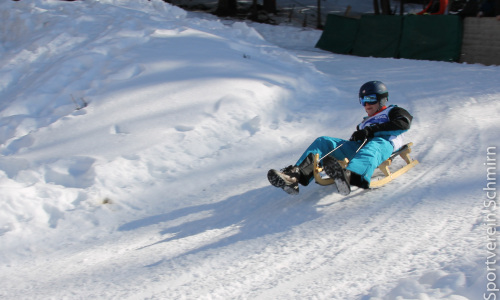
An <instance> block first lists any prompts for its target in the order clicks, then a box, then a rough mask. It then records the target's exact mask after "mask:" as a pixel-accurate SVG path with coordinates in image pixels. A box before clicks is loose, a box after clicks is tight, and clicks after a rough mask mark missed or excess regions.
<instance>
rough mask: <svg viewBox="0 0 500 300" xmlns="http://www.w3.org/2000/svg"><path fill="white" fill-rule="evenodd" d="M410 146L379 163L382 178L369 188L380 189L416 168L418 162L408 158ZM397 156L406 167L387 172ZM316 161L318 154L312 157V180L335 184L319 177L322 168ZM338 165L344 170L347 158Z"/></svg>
mask: <svg viewBox="0 0 500 300" xmlns="http://www.w3.org/2000/svg"><path fill="white" fill-rule="evenodd" d="M412 145H413V143H408V144H406V145H404V146H403V147H401V149H399V150H397V151H395V152H393V153H392V154H391V157H389V158H388V159H387V160H386V161H384V162H383V163H381V164H380V166H378V168H379V170H380V171H382V173H383V174H384V177H383V178H381V179H379V180H375V181H372V182H371V183H370V188H376V187H380V186H382V185H384V184H386V183H388V182H390V181H392V180H393V179H395V178H398V177H399V176H401V175H402V174H404V173H406V172H407V171H408V170H410V169H411V168H413V167H414V166H416V165H417V164H418V160H413V159H412V158H411V157H410V153H411V146H412ZM397 156H400V157H401V158H402V159H404V161H405V162H406V165H405V166H404V167H402V168H400V169H399V170H397V171H395V172H391V170H389V166H390V165H391V163H392V160H393V159H394V158H396V157H397ZM318 161H319V154H316V155H315V156H314V171H313V172H314V179H315V180H316V183H318V184H320V185H330V184H333V183H335V181H334V180H333V179H332V178H329V177H326V178H323V177H322V176H321V172H323V168H322V167H321V166H319V165H318ZM339 163H340V164H341V165H342V167H343V168H345V167H346V166H347V164H348V163H349V160H348V159H347V158H344V160H341V161H339Z"/></svg>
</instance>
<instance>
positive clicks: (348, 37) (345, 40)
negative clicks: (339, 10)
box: [316, 15, 359, 54]
mask: <svg viewBox="0 0 500 300" xmlns="http://www.w3.org/2000/svg"><path fill="white" fill-rule="evenodd" d="M358 23H359V20H357V19H353V18H348V17H342V16H337V15H328V17H327V19H326V24H325V29H324V30H323V34H322V35H321V38H320V39H319V41H318V43H316V48H320V49H323V50H326V51H331V52H334V53H340V54H349V53H351V51H352V46H353V44H354V40H355V39H356V34H357V31H358Z"/></svg>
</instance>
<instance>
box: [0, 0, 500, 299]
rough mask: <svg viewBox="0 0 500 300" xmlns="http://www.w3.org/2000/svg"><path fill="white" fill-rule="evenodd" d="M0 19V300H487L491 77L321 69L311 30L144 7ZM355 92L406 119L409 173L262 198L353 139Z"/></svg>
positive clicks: (69, 6) (460, 68) (387, 68)
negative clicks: (315, 149)
mask: <svg viewBox="0 0 500 300" xmlns="http://www.w3.org/2000/svg"><path fill="white" fill-rule="evenodd" d="M0 14H1V16H2V21H3V22H2V23H3V24H2V27H1V32H0V42H1V43H0V54H1V56H0V87H1V90H0V96H1V98H0V99H1V102H0V188H1V194H0V241H1V242H0V253H1V254H0V282H2V288H1V289H0V298H2V299H363V300H366V299H455V300H456V299H482V298H483V295H486V296H487V295H489V293H490V292H488V291H487V288H488V287H492V286H493V285H492V284H494V282H490V281H489V280H490V278H491V276H492V275H491V274H496V273H492V272H494V271H491V270H488V269H487V266H489V267H491V268H493V267H495V266H496V262H495V263H493V264H489V265H487V263H488V262H492V261H493V260H495V258H496V254H497V253H496V252H497V249H496V248H495V249H493V250H492V249H487V247H488V239H490V240H493V241H496V236H497V235H496V233H495V234H490V235H488V231H487V230H488V229H489V230H490V232H491V231H492V230H494V229H496V228H498V225H497V222H496V216H497V211H496V207H493V206H492V205H490V207H485V204H484V203H486V204H489V203H490V202H487V201H486V200H487V195H488V194H487V191H485V190H483V189H484V188H485V187H486V186H487V183H488V182H489V183H494V184H493V185H490V187H496V181H494V182H492V181H487V179H488V178H487V167H489V166H493V167H494V168H495V170H496V154H492V153H493V152H494V153H496V148H492V147H497V148H498V146H499V145H498V141H499V139H500V133H499V132H500V131H499V123H498V117H497V116H498V114H499V112H500V104H499V102H498V100H499V98H500V84H499V83H500V68H499V67H496V66H489V67H486V66H482V65H465V64H456V63H444V62H430V61H410V60H397V59H377V58H360V57H350V56H343V55H336V54H332V53H328V52H324V51H320V50H318V49H314V48H313V46H314V44H315V42H316V41H317V39H318V38H319V36H320V34H321V33H320V32H318V31H314V30H303V29H300V28H294V27H287V26H277V27H271V26H267V25H261V24H246V23H237V22H236V23H232V22H229V21H224V22H222V21H219V20H215V19H214V18H213V17H208V16H207V17H205V16H203V15H199V14H188V13H186V12H185V11H183V10H181V9H179V8H177V7H173V6H170V5H168V4H165V3H163V2H162V1H159V0H153V1H146V0H141V1H126V0H100V1H98V0H86V1H82V2H72V3H66V2H59V1H44V0H34V1H20V2H13V1H3V2H2V3H0ZM373 79H378V80H382V81H384V82H385V83H386V84H387V85H388V87H389V90H390V101H391V103H395V104H398V105H400V106H402V107H405V108H407V109H408V110H409V111H410V112H412V114H413V115H414V123H413V128H412V129H411V130H410V131H409V132H408V134H407V138H408V140H411V141H413V142H414V144H415V146H414V153H413V156H414V157H415V158H417V159H418V160H419V161H420V164H419V165H418V166H417V167H415V168H414V169H412V170H411V171H410V172H409V173H408V174H407V175H405V176H403V177H400V178H398V179H397V180H396V181H394V182H392V183H391V184H389V185H387V186H385V187H383V188H380V189H376V190H371V191H363V190H355V191H354V192H353V194H352V195H350V196H348V197H345V198H343V197H341V196H340V195H338V194H336V193H335V191H336V190H335V187H332V186H329V187H320V186H317V185H310V186H308V187H303V188H301V193H300V195H299V196H296V197H291V196H289V195H287V194H285V193H283V191H281V190H279V189H276V188H274V187H271V186H269V184H268V182H267V179H266V173H267V170H268V169H269V168H280V167H284V166H287V165H288V164H292V163H294V162H295V160H296V159H297V158H298V156H299V155H300V154H301V153H302V151H303V149H304V148H305V147H307V145H308V144H309V143H310V142H312V140H313V139H314V138H315V137H317V136H320V135H331V136H338V137H345V138H347V137H349V136H350V134H351V133H352V131H353V130H354V127H355V124H357V122H359V120H360V119H361V118H362V117H363V110H362V108H361V107H360V106H359V103H358V102H357V97H356V95H357V91H358V88H359V86H360V85H361V84H363V83H364V82H365V81H368V80H373ZM488 150H490V154H489V155H488V152H487V151H488ZM491 151H493V152H491ZM488 158H490V161H488V162H489V163H490V165H485V163H486V162H487V159H488ZM493 158H494V159H495V160H494V161H493V160H492V159H493ZM493 163H495V164H494V165H492V164H493ZM495 178H496V177H495ZM490 179H492V178H490ZM485 201H486V202H485ZM491 201H495V202H494V203H495V204H496V198H495V197H494V198H493V200H491ZM488 216H489V219H487V220H486V219H485V217H488ZM486 221H488V222H486ZM490 250H491V251H490ZM495 251H496V252H495ZM495 272H496V271H495ZM488 275H489V276H488ZM488 284H489V285H488ZM495 295H496V296H498V293H497V294H495Z"/></svg>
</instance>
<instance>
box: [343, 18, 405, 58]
mask: <svg viewBox="0 0 500 300" xmlns="http://www.w3.org/2000/svg"><path fill="white" fill-rule="evenodd" d="M402 25H403V17H402V16H387V15H382V16H380V15H378V16H375V15H363V16H362V17H361V20H360V23H359V29H358V33H357V35H356V40H355V42H354V47H353V50H352V54H354V55H358V56H374V57H398V52H399V41H400V39H401V28H402Z"/></svg>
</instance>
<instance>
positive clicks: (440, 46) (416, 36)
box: [399, 15, 462, 61]
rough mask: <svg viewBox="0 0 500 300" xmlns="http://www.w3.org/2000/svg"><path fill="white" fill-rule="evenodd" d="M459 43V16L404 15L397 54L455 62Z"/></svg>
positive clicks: (460, 34)
mask: <svg viewBox="0 0 500 300" xmlns="http://www.w3.org/2000/svg"><path fill="white" fill-rule="evenodd" d="M461 44H462V20H461V19H460V17H459V16H451V15H448V16H437V15H424V16H416V15H410V16H406V17H405V18H404V21H403V34H402V38H401V45H400V51H399V56H400V57H401V58H410V59H425V60H442V61H458V59H459V58H460V50H461V49H460V48H461Z"/></svg>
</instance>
